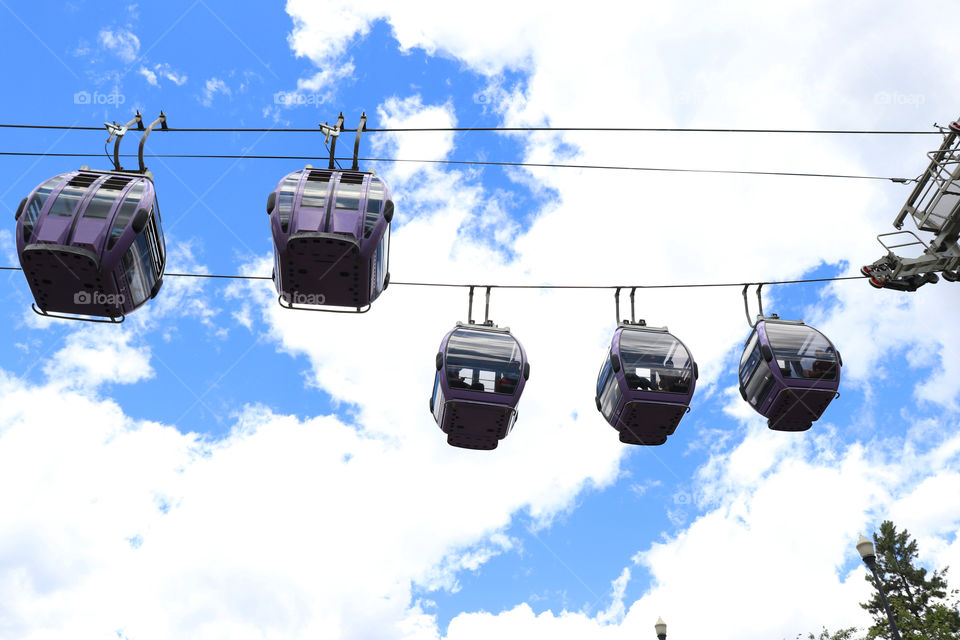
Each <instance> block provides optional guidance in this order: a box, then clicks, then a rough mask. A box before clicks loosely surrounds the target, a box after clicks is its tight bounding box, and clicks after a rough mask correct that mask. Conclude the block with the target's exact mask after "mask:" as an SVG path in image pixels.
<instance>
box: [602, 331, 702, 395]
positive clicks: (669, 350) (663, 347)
mask: <svg viewBox="0 0 960 640" xmlns="http://www.w3.org/2000/svg"><path fill="white" fill-rule="evenodd" d="M620 362H621V364H622V365H623V369H624V376H625V377H626V379H627V386H628V387H630V388H631V389H633V390H635V391H636V390H640V391H659V392H667V393H689V392H690V380H691V379H692V377H693V363H692V362H691V361H690V358H689V356H688V355H687V350H686V349H685V348H684V346H683V345H682V344H680V341H679V340H677V339H676V338H674V337H673V336H672V335H670V334H669V333H661V332H657V331H642V330H636V329H624V330H623V332H622V333H621V334H620Z"/></svg>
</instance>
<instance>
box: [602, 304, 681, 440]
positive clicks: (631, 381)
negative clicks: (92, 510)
mask: <svg viewBox="0 0 960 640" xmlns="http://www.w3.org/2000/svg"><path fill="white" fill-rule="evenodd" d="M698 376H699V372H698V370H697V363H696V362H695V361H694V359H693V355H692V354H691V353H690V350H689V349H688V348H687V346H686V345H685V344H683V342H681V341H680V340H678V339H677V338H676V337H675V336H674V335H673V334H671V333H670V332H669V331H667V329H666V327H663V328H656V327H648V326H646V324H645V323H644V322H643V320H641V321H640V323H636V324H635V323H632V322H621V323H619V325H618V327H617V330H616V331H615V332H614V333H613V340H612V341H611V345H610V351H609V352H608V353H607V359H606V360H605V361H604V363H603V366H602V367H601V368H600V375H599V376H598V377H597V396H596V403H597V409H598V410H599V411H600V413H601V414H602V415H603V417H604V419H605V420H606V421H607V422H608V423H610V426H612V427H613V428H614V429H616V430H617V431H619V432H620V442H624V443H627V444H638V445H659V444H663V443H664V442H666V441H667V437H668V436H671V435H673V433H674V431H676V429H677V425H678V424H680V420H681V418H683V416H684V414H685V413H686V412H687V411H689V410H690V400H691V399H692V398H693V392H694V389H695V388H696V386H697V377H698Z"/></svg>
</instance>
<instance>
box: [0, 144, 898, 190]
mask: <svg viewBox="0 0 960 640" xmlns="http://www.w3.org/2000/svg"><path fill="white" fill-rule="evenodd" d="M0 156H27V157H33V156H40V157H51V158H92V157H100V156H99V155H98V154H92V153H74V152H43V153H40V152H33V151H0ZM120 157H121V158H136V157H138V156H137V155H136V154H132V153H121V154H120ZM143 157H144V158H176V159H206V160H301V161H302V160H311V161H317V162H322V161H324V160H325V159H324V158H320V157H318V156H275V155H259V154H249V155H248V154H210V153H152V154H144V155H143ZM340 160H345V161H346V160H352V158H346V157H343V158H336V161H337V162H338V163H339V161H340ZM357 161H359V162H409V163H420V164H447V165H473V166H487V167H531V168H541V169H543V168H546V169H588V170H606V171H641V172H665V173H714V174H726V175H747V176H782V177H794V178H839V179H847V180H883V181H885V182H896V183H899V184H906V183H909V182H916V181H917V178H904V177H898V176H872V175H859V174H847V173H814V172H802V171H796V172H794V171H751V170H745V169H691V168H683V167H631V166H625V165H598V164H565V163H551V162H506V161H493V160H428V159H413V158H357Z"/></svg>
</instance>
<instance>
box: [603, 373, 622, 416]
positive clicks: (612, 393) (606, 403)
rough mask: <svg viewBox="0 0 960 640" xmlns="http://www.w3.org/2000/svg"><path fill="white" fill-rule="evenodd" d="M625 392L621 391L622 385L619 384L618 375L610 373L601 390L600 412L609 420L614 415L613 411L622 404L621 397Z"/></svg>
mask: <svg viewBox="0 0 960 640" xmlns="http://www.w3.org/2000/svg"><path fill="white" fill-rule="evenodd" d="M622 396H623V393H622V392H621V391H620V385H619V384H617V376H615V375H609V376H607V380H606V382H605V383H604V385H603V389H602V391H601V392H600V413H602V414H603V417H604V418H606V419H607V420H610V419H611V418H612V417H613V413H614V412H615V411H616V410H617V406H618V405H619V404H620V398H621V397H622Z"/></svg>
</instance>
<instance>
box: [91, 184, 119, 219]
mask: <svg viewBox="0 0 960 640" xmlns="http://www.w3.org/2000/svg"><path fill="white" fill-rule="evenodd" d="M116 200H117V191H116V189H105V188H104V187H103V186H102V185H101V186H100V188H99V189H97V192H96V193H95V194H93V197H92V198H90V202H88V203H87V208H86V209H84V211H83V217H84V218H96V219H97V220H106V219H107V216H108V215H109V214H110V209H111V208H112V207H113V203H114V202H116Z"/></svg>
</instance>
